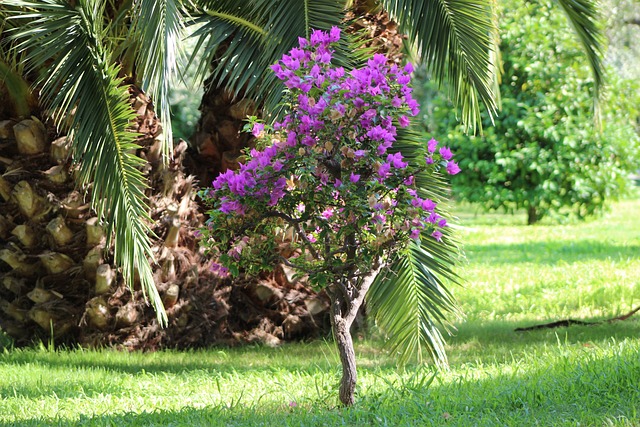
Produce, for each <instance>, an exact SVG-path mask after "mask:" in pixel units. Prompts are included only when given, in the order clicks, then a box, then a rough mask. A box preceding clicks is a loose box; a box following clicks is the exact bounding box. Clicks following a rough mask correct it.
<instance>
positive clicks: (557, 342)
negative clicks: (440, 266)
mask: <svg viewBox="0 0 640 427" xmlns="http://www.w3.org/2000/svg"><path fill="white" fill-rule="evenodd" d="M639 317H640V316H639ZM556 320H559V319H549V320H542V321H538V322H536V321H491V322H486V323H478V322H474V323H471V324H461V325H459V326H458V330H457V331H454V333H453V335H452V336H451V337H449V338H448V339H447V344H448V349H447V353H448V355H449V359H450V363H451V364H452V365H461V364H464V363H473V362H476V361H477V360H478V354H479V353H480V354H485V355H492V359H491V360H489V359H486V358H485V359H482V362H483V363H485V364H499V363H505V362H508V361H512V360H513V359H514V358H519V357H525V356H526V355H527V354H528V353H529V352H530V351H533V350H535V349H536V348H540V347H541V346H542V347H562V346H567V345H580V346H583V347H584V348H587V349H588V348H592V347H602V346H606V345H608V344H609V343H611V342H612V341H613V342H621V341H624V340H625V339H631V340H635V339H637V338H638V336H640V321H638V320H639V319H638V318H637V317H632V318H630V319H627V320H625V321H616V322H612V323H607V322H605V323H601V324H594V325H589V326H586V325H572V326H569V327H559V328H543V329H536V330H530V331H516V328H522V327H530V326H534V325H540V324H544V323H548V322H553V321H556ZM581 320H587V321H591V320H593V321H598V320H601V319H581Z"/></svg>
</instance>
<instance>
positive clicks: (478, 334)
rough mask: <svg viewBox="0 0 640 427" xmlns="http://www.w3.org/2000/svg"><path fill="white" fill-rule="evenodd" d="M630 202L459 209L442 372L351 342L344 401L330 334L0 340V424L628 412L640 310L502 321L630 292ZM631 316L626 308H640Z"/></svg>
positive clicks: (550, 418)
mask: <svg viewBox="0 0 640 427" xmlns="http://www.w3.org/2000/svg"><path fill="white" fill-rule="evenodd" d="M639 211H640V200H638V199H635V200H629V201H623V202H620V203H618V204H616V205H615V206H614V208H613V210H612V211H611V212H610V213H608V214H606V215H605V216H603V217H602V218H599V219H596V220H592V221H590V222H587V223H571V224H566V225H562V226H551V225H549V224H543V225H538V226H533V227H528V226H524V225H520V224H522V223H524V220H523V217H515V218H514V217H510V216H504V215H497V214H493V215H491V216H490V217H484V216H480V217H474V215H473V214H471V215H468V214H467V213H466V212H464V211H463V212H462V215H461V219H462V226H463V227H464V228H463V230H462V240H463V241H464V242H466V254H467V256H468V263H467V264H466V265H465V266H464V267H463V270H462V274H463V276H464V277H466V279H467V282H466V284H465V286H464V287H456V288H454V292H455V294H456V296H457V298H458V300H459V302H460V304H461V305H462V307H463V310H464V312H465V313H466V319H465V320H464V321H461V322H459V323H458V324H456V327H457V331H455V334H454V336H452V337H449V339H448V345H447V350H448V355H449V359H450V370H448V371H437V370H436V369H435V368H434V367H433V366H430V365H425V366H415V365H410V366H407V367H405V368H398V367H397V366H396V363H395V358H394V357H393V355H392V354H388V352H386V351H385V350H383V349H381V347H382V345H381V344H382V343H381V342H379V340H376V339H374V340H370V339H366V340H364V341H363V340H360V341H358V342H357V344H356V347H357V353H358V356H357V357H358V363H359V365H358V366H359V375H360V377H359V387H358V398H357V404H356V405H355V407H353V408H350V409H342V408H339V407H338V406H337V405H336V402H337V399H336V393H337V391H336V385H337V382H338V379H339V374H340V372H339V360H338V357H337V355H336V352H335V349H334V346H333V344H332V343H331V342H324V341H318V342H313V343H300V344H293V345H287V346H283V347H281V348H276V349H271V348H261V347H245V348H240V349H222V348H220V349H211V350H207V351H192V352H176V351H163V352H157V353H121V352H116V351H110V350H104V351H86V350H73V351H48V350H47V349H45V348H41V349H31V350H12V351H6V352H4V353H0V426H1V425H33V426H36V425H38V426H39V425H64V426H71V425H95V426H106V425H113V426H144V425H172V426H183V425H184V426H193V425H195V426H208V425H212V426H218V425H230V426H259V425H269V426H316V425H327V426H334V425H390V426H397V425H403V426H416V425H420V426H421V425H434V426H440V425H457V426H471V425H483V426H484V425H486V426H503V425H508V426H528V425H545V426H547V425H549V426H577V425H593V426H600V425H619V426H638V425H640V409H639V408H640V357H639V354H640V322H638V321H637V320H635V318H631V319H629V320H627V321H624V322H614V323H603V324H600V325H596V326H572V327H569V328H559V329H543V330H537V331H529V332H516V331H514V329H515V328H517V327H522V326H530V325H534V324H539V323H545V322H551V321H554V320H560V319H566V318H573V319H580V320H602V319H608V318H611V317H613V316H618V315H620V314H623V313H625V312H628V311H629V310H631V308H632V307H635V306H636V305H640V292H639V291H640V216H638V215H637V212H639ZM638 317H640V314H639V315H638Z"/></svg>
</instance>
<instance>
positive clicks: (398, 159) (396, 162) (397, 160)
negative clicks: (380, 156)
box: [387, 153, 408, 169]
mask: <svg viewBox="0 0 640 427" xmlns="http://www.w3.org/2000/svg"><path fill="white" fill-rule="evenodd" d="M387 162H389V163H391V164H392V165H393V167H394V168H396V169H404V168H406V167H407V165H408V163H406V162H403V161H402V154H401V153H395V154H389V155H388V156H387Z"/></svg>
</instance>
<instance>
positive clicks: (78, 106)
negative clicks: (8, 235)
mask: <svg viewBox="0 0 640 427" xmlns="http://www.w3.org/2000/svg"><path fill="white" fill-rule="evenodd" d="M6 3H7V4H10V5H14V6H17V7H22V8H25V9H23V12H22V13H19V14H17V15H14V16H12V17H11V18H16V19H19V20H20V21H22V22H21V24H22V25H20V26H19V27H17V28H16V31H15V32H14V33H13V34H12V37H13V38H14V39H15V40H16V41H17V42H18V43H17V48H18V49H19V50H21V51H24V52H26V61H27V64H28V66H29V67H31V68H35V69H38V68H40V67H41V66H42V65H43V64H45V63H46V64H47V69H48V70H49V71H48V73H47V74H46V75H45V76H44V77H43V79H42V81H41V82H40V83H41V86H42V90H41V93H42V98H41V99H42V101H43V102H44V103H45V105H47V106H48V107H49V108H50V110H51V111H52V112H54V113H53V118H54V120H55V121H56V122H57V123H60V122H62V121H63V120H65V119H66V118H68V117H72V123H71V132H70V136H71V140H72V146H71V150H72V156H73V158H74V160H75V161H76V162H78V164H79V174H78V176H79V178H78V179H79V184H80V185H82V186H88V185H89V184H91V185H92V194H91V197H92V205H93V207H94V209H95V210H96V212H97V214H98V215H99V217H100V218H102V219H103V220H104V221H105V222H106V224H107V236H108V237H109V243H113V250H114V259H115V263H116V265H118V266H119V267H121V269H122V274H123V276H124V278H125V281H126V283H127V284H128V285H129V286H130V287H131V288H132V287H133V282H134V278H135V277H136V276H139V278H140V283H141V285H142V289H143V291H144V293H145V296H148V298H149V300H150V301H151V304H152V305H153V307H154V308H155V310H156V313H157V315H158V319H159V321H160V322H161V323H166V319H167V318H166V314H165V312H164V308H163V306H162V302H161V299H160V296H159V294H158V291H157V289H156V287H155V284H154V281H153V277H152V272H151V267H150V265H149V261H148V260H149V259H152V258H153V255H152V252H151V245H150V241H149V238H150V236H151V235H152V232H151V230H150V229H149V226H148V225H147V221H149V217H148V213H147V212H148V208H147V206H146V204H145V196H144V190H145V188H146V181H145V178H144V176H143V175H142V173H141V172H140V167H141V166H142V164H143V160H142V159H140V158H139V157H137V156H136V155H135V154H133V153H134V152H135V149H137V148H139V147H138V146H137V145H136V144H135V143H134V141H135V139H136V136H137V135H136V134H135V133H133V132H131V131H129V128H130V126H131V122H132V121H133V120H134V119H135V113H134V111H133V110H132V109H131V106H130V105H129V101H128V91H127V87H126V86H124V85H123V82H122V79H120V78H118V71H119V69H118V67H117V66H115V65H113V64H111V63H110V62H109V60H108V58H109V52H108V51H107V50H105V49H104V44H103V41H102V35H103V34H104V31H103V15H102V12H103V10H102V8H103V7H104V3H103V2H99V1H90V0H84V1H83V0H80V1H79V2H78V5H77V6H76V8H72V7H71V6H70V5H69V4H68V3H67V2H66V1H64V0H41V1H21V0H6ZM74 109H75V112H74Z"/></svg>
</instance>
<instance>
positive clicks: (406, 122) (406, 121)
mask: <svg viewBox="0 0 640 427" xmlns="http://www.w3.org/2000/svg"><path fill="white" fill-rule="evenodd" d="M398 123H399V124H400V127H402V128H406V127H407V126H409V123H410V122H409V118H408V117H407V116H400V117H398Z"/></svg>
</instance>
